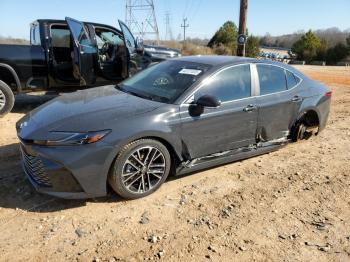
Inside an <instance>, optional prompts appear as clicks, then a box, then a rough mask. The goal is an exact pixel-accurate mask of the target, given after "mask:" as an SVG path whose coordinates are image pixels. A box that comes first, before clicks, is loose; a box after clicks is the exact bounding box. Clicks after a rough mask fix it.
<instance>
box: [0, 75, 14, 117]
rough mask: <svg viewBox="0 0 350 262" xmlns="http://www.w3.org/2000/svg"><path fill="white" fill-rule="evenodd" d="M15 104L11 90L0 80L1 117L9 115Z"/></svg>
mask: <svg viewBox="0 0 350 262" xmlns="http://www.w3.org/2000/svg"><path fill="white" fill-rule="evenodd" d="M14 104H15V96H14V95H13V92H12V90H11V88H10V87H9V86H8V85H7V84H6V83H5V82H3V81H1V80H0V117H3V116H4V115H6V114H7V113H9V112H10V111H11V110H12V108H13V105H14Z"/></svg>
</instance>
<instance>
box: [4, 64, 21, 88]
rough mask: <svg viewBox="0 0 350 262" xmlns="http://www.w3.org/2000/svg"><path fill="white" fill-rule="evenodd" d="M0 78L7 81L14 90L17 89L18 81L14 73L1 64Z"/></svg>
mask: <svg viewBox="0 0 350 262" xmlns="http://www.w3.org/2000/svg"><path fill="white" fill-rule="evenodd" d="M0 80H2V81H3V82H5V83H6V84H7V85H8V86H9V87H10V88H11V89H12V90H16V89H17V88H18V87H17V83H16V79H15V77H14V75H13V74H12V73H11V72H10V70H8V69H7V68H5V67H1V66H0Z"/></svg>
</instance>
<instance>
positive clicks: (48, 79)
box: [0, 17, 159, 116]
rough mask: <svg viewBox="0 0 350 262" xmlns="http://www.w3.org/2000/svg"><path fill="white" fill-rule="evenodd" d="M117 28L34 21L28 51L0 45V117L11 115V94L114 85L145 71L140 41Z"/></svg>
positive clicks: (24, 47) (147, 61)
mask: <svg viewBox="0 0 350 262" xmlns="http://www.w3.org/2000/svg"><path fill="white" fill-rule="evenodd" d="M119 25H120V28H121V30H118V29H116V28H114V27H111V26H108V25H103V24H97V23H90V22H80V21H77V20H75V19H72V18H68V17H67V18H66V19H65V20H49V19H43V20H36V21H34V22H33V23H32V24H31V28H30V45H0V116H1V115H4V114H6V113H8V112H10V111H11V109H12V107H13V105H14V99H15V98H14V95H15V94H18V93H21V92H31V91H39V90H55V91H56V90H61V91H62V90H63V89H68V88H69V89H71V88H73V89H74V88H76V89H80V88H88V87H93V86H98V85H104V84H111V83H118V82H120V81H121V80H123V79H125V78H127V77H129V76H130V75H132V74H134V73H135V72H138V71H140V70H142V69H144V68H146V67H147V66H149V65H150V64H151V63H152V56H151V55H150V54H149V53H147V52H145V51H144V47H143V43H142V40H140V39H135V38H134V37H133V35H132V33H131V32H130V30H129V29H128V27H127V26H126V25H125V24H124V23H123V22H121V21H119ZM157 62H159V61H157Z"/></svg>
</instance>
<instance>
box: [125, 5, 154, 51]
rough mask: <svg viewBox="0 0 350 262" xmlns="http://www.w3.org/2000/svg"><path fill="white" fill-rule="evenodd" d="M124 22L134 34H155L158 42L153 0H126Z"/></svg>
mask: <svg viewBox="0 0 350 262" xmlns="http://www.w3.org/2000/svg"><path fill="white" fill-rule="evenodd" d="M125 22H126V24H127V26H128V27H129V28H130V30H131V32H132V33H133V34H134V35H137V36H141V37H142V38H145V36H146V35H153V36H155V38H156V40H157V43H158V44H159V29H158V24H157V19H156V14H155V9H154V2H153V0H126V13H125Z"/></svg>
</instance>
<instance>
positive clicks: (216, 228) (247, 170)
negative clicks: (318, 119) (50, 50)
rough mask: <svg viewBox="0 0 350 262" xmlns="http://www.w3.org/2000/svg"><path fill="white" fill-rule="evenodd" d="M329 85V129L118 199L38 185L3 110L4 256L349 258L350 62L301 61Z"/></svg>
mask: <svg viewBox="0 0 350 262" xmlns="http://www.w3.org/2000/svg"><path fill="white" fill-rule="evenodd" d="M298 68H300V69H301V70H302V71H304V72H305V73H306V74H308V75H310V76H312V77H313V78H315V79H318V80H320V81H323V82H325V83H326V84H327V85H329V86H330V87H331V89H332V90H333V98H332V99H333V102H332V110H331V115H330V119H329V124H328V127H327V129H326V130H325V131H324V132H322V133H321V134H320V135H319V136H317V137H313V138H311V139H310V140H308V141H303V142H301V143H297V144H290V145H288V146H287V147H284V148H282V149H280V150H278V151H276V152H274V153H270V154H266V155H263V156H259V157H255V158H251V159H248V160H244V161H241V162H236V163H232V164H229V165H225V166H221V167H218V168H214V169H211V170H207V171H204V172H199V173H196V174H192V175H189V176H186V177H182V178H177V179H170V181H168V182H167V183H165V184H164V186H162V188H161V189H160V190H159V191H158V192H156V193H155V194H153V195H151V196H149V197H147V198H144V199H140V200H136V201H123V200H121V199H119V198H118V197H117V196H116V195H114V194H113V193H111V194H110V195H109V196H108V197H105V198H103V199H93V200H87V201H67V200H60V199H55V198H51V197H48V196H45V195H40V194H38V193H36V192H35V191H34V190H33V189H32V187H31V185H30V184H29V182H28V181H27V180H26V178H25V176H24V174H23V172H22V170H21V167H20V162H19V157H18V141H17V139H16V136H15V128H14V124H15V122H16V121H17V120H18V119H19V118H20V117H21V116H23V113H24V112H27V111H28V110H30V109H31V106H29V101H30V104H31V103H32V102H33V103H34V104H40V103H42V102H43V98H41V97H34V98H31V99H27V98H25V97H23V99H19V101H18V102H17V104H16V108H15V111H14V113H11V114H9V115H7V116H6V117H4V118H2V119H0V134H1V136H0V260H1V261H23V260H26V261H62V260H69V261H71V260H75V261H110V262H112V261H141V260H164V261H179V260H181V261H211V260H212V261H252V260H258V261H261V260H266V261H271V260H272V261H349V260H350V199H349V195H350V187H349V186H350V150H349V145H350V68H348V69H346V68H337V67H332V68H328V67H309V66H307V67H298Z"/></svg>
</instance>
